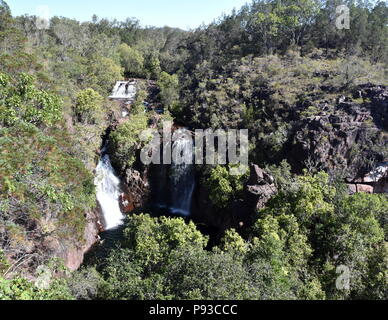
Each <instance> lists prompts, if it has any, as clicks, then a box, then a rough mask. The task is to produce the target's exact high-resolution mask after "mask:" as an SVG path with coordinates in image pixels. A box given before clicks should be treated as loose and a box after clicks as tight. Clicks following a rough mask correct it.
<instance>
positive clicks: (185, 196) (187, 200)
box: [170, 137, 195, 217]
mask: <svg viewBox="0 0 388 320" xmlns="http://www.w3.org/2000/svg"><path fill="white" fill-rule="evenodd" d="M172 151H173V152H172V153H173V157H172V158H173V161H172V162H173V163H172V165H171V208H170V209H171V212H172V213H173V214H181V215H183V216H186V217H188V216H190V213H191V201H192V197H193V192H194V184H195V173H194V165H193V159H194V153H193V140H192V139H191V138H190V137H183V138H179V139H177V140H176V141H175V142H174V144H173V147H172Z"/></svg>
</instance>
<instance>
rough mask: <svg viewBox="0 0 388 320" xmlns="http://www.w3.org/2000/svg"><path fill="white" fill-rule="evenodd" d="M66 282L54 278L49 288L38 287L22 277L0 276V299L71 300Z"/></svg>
mask: <svg viewBox="0 0 388 320" xmlns="http://www.w3.org/2000/svg"><path fill="white" fill-rule="evenodd" d="M73 299H74V298H73V297H72V295H71V294H70V291H69V290H68V288H67V286H66V283H65V282H63V281H61V280H55V281H54V282H53V283H51V285H50V288H49V289H38V288H37V287H36V286H35V284H34V283H32V282H29V281H28V280H26V279H24V278H20V277H17V278H14V279H12V280H5V279H4V278H1V277H0V300H73Z"/></svg>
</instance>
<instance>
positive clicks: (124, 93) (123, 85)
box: [109, 81, 137, 101]
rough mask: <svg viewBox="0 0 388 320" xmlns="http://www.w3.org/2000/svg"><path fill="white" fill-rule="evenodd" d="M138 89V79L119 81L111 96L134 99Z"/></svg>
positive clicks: (113, 97) (111, 97)
mask: <svg viewBox="0 0 388 320" xmlns="http://www.w3.org/2000/svg"><path fill="white" fill-rule="evenodd" d="M136 91H137V90H136V81H133V82H128V81H117V82H116V85H115V87H114V88H113V91H112V95H111V96H110V97H109V98H110V99H123V100H130V101H133V100H134V99H135V97H136Z"/></svg>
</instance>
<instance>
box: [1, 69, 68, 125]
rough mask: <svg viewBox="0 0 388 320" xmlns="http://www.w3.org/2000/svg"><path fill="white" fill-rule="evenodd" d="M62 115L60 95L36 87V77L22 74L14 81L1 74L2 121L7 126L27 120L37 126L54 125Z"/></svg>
mask: <svg viewBox="0 0 388 320" xmlns="http://www.w3.org/2000/svg"><path fill="white" fill-rule="evenodd" d="M61 117H62V109H61V100H60V99H59V97H58V96H56V95H52V94H49V93H47V92H45V91H43V90H39V89H37V88H36V86H35V83H34V79H33V78H32V77H31V76H30V75H27V74H24V73H22V74H20V75H19V76H18V77H17V80H16V81H12V80H11V77H10V76H9V75H7V74H0V123H2V124H3V125H6V126H10V125H14V124H15V123H16V122H19V121H25V122H28V123H32V124H34V125H37V126H41V125H45V126H52V125H54V124H55V123H57V122H58V121H59V120H60V119H61Z"/></svg>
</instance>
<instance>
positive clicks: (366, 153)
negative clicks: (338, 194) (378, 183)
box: [287, 85, 388, 183]
mask: <svg viewBox="0 0 388 320" xmlns="http://www.w3.org/2000/svg"><path fill="white" fill-rule="evenodd" d="M355 98H357V100H354V99H355ZM360 100H361V101H363V102H361V101H360ZM320 110H321V112H320V113H319V115H316V116H311V117H306V118H301V119H300V120H299V121H297V124H296V126H295V129H294V134H293V135H292V138H291V139H290V144H289V145H288V148H287V150H288V152H287V159H288V161H289V162H290V163H291V164H292V166H293V168H294V169H295V170H296V171H297V172H300V171H301V170H302V168H303V167H305V166H306V165H312V166H315V167H317V168H318V169H321V170H325V171H327V172H329V173H331V174H333V175H342V176H344V178H345V179H346V181H347V182H349V183H362V180H360V178H362V177H364V176H365V175H366V174H367V173H368V172H369V171H370V170H371V169H372V167H373V166H374V165H375V164H376V163H379V162H384V161H388V159H387V157H388V139H387V134H386V132H387V131H388V123H387V119H388V90H387V89H386V88H385V87H382V86H378V87H376V86H373V85H365V86H361V87H360V88H358V90H357V92H355V93H354V97H353V98H350V97H340V98H339V99H338V101H337V105H336V106H335V107H334V111H333V110H331V108H330V106H328V105H327V104H324V105H321V106H320ZM328 110H330V111H328ZM384 132H385V133H384Z"/></svg>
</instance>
